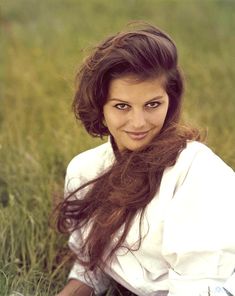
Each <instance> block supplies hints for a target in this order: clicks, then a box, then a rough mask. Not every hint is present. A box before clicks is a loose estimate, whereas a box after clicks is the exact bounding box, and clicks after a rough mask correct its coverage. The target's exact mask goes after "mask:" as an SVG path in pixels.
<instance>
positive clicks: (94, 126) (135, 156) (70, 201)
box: [57, 25, 200, 270]
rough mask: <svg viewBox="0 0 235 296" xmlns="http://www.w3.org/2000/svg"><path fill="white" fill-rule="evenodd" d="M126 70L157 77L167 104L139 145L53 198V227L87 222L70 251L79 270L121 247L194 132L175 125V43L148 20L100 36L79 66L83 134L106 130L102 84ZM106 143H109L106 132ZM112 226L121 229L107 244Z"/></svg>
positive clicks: (178, 81) (178, 80) (179, 85)
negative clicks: (158, 124) (153, 132)
mask: <svg viewBox="0 0 235 296" xmlns="http://www.w3.org/2000/svg"><path fill="white" fill-rule="evenodd" d="M126 75H132V76H133V75H134V76H135V77H136V78H138V79H139V80H147V79H152V78H160V77H164V78H165V79H164V80H165V85H164V86H165V89H166V92H167V94H168V96H169V108H168V112H167V116H166V120H165V123H164V126H163V128H162V130H161V131H160V133H159V134H158V135H157V136H155V138H154V139H153V140H152V141H151V143H149V144H148V145H147V146H145V147H144V148H143V149H142V150H138V151H124V152H122V153H118V154H117V157H116V161H115V162H114V164H113V165H112V167H111V168H110V169H109V170H108V171H106V172H104V173H103V174H101V175H100V176H98V177H97V178H96V179H95V180H90V181H89V182H88V183H86V184H84V185H82V186H81V187H80V188H78V189H77V190H75V191H74V192H72V193H70V194H69V195H68V196H67V197H66V199H65V200H64V201H63V202H62V203H61V204H60V206H59V208H58V209H59V211H58V220H57V226H58V229H59V230H60V231H61V232H71V231H73V230H76V229H80V228H82V227H85V226H87V225H89V232H88V235H87V237H86V238H84V241H83V242H81V248H80V254H81V256H79V257H78V260H79V261H80V263H81V264H83V265H84V266H86V268H87V270H96V268H97V267H98V266H101V265H102V263H103V259H104V258H103V257H104V254H108V258H111V257H112V255H113V254H114V252H115V251H116V250H117V249H118V248H119V247H120V246H122V244H123V242H124V241H125V238H126V236H127V234H128V231H129V229H130V226H131V223H132V221H133V219H134V217H135V216H136V214H137V213H139V214H140V224H141V220H142V217H143V214H144V210H145V208H146V206H147V205H148V204H149V202H150V201H151V200H152V199H153V197H154V196H155V195H156V192H157V191H158V189H159V186H160V183H161V178H162V175H163V172H164V170H165V168H167V167H170V166H173V165H174V164H175V162H176V159H177V157H178V155H179V153H180V152H181V151H182V149H183V148H184V147H185V146H186V143H187V140H192V139H197V140H198V139H199V138H200V135H199V133H198V131H197V130H194V129H190V128H183V127H182V126H180V124H179V120H180V114H181V102H182V93H183V79H182V76H181V73H180V71H179V68H178V57H177V49H176V46H175V44H174V42H173V41H172V40H171V38H170V37H169V36H168V35H167V34H165V33H164V32H162V31H161V30H159V29H158V28H156V27H154V26H151V25H145V26H144V27H141V28H137V29H134V30H129V31H126V32H120V33H117V34H116V35H114V36H111V37H109V38H107V39H106V40H105V41H104V42H102V43H101V44H100V45H98V46H97V47H96V48H95V49H94V51H93V52H92V53H91V55H90V56H89V57H88V58H87V59H86V60H85V62H84V63H83V65H82V67H81V68H80V71H79V73H78V74H77V90H76V94H75V98H74V102H73V108H74V112H75V115H76V117H77V118H78V119H79V120H81V122H82V123H83V125H84V127H85V128H86V130H87V131H88V133H90V134H91V135H93V136H100V137H102V136H104V135H109V131H108V129H107V127H106V126H105V125H104V123H103V106H104V104H105V102H106V100H107V94H108V88H109V84H110V81H111V80H112V79H115V78H119V77H123V76H126ZM113 146H114V149H115V142H114V139H113ZM86 186H90V187H89V190H88V192H87V193H86V194H85V196H84V198H82V199H76V198H74V197H75V196H76V193H77V192H78V191H80V190H82V189H83V188H84V187H86ZM120 229H122V232H121V236H120V237H119V239H118V241H117V243H116V244H113V243H112V242H113V238H114V237H115V236H116V235H117V231H118V230H120ZM137 240H138V238H137ZM140 243H141V233H140Z"/></svg>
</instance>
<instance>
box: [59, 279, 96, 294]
mask: <svg viewBox="0 0 235 296" xmlns="http://www.w3.org/2000/svg"><path fill="white" fill-rule="evenodd" d="M92 291H93V289H92V288H91V287H89V286H87V285H86V284H84V283H82V282H80V281H79V280H76V279H71V280H69V282H68V283H67V285H66V286H65V287H64V289H63V290H62V291H61V292H60V293H59V294H57V295H56V296H90V295H91V294H92Z"/></svg>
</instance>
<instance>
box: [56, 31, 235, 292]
mask: <svg viewBox="0 0 235 296" xmlns="http://www.w3.org/2000/svg"><path fill="white" fill-rule="evenodd" d="M77 81H78V86H77V91H76V95H75V99H74V103H73V107H74V111H75V114H76V116H77V118H78V119H79V120H81V122H82V123H83V125H84V126H85V128H86V130H87V132H88V133H89V134H90V135H92V136H99V137H103V136H106V135H108V136H109V140H108V142H107V143H105V144H103V145H101V146H99V147H97V148H94V149H91V150H88V151H85V152H83V153H81V154H79V155H78V156H76V157H75V158H74V159H73V160H72V161H71V162H70V164H69V166H68V169H67V176H66V181H65V196H66V199H65V200H64V202H62V203H61V205H60V207H59V215H58V228H59V230H60V231H61V232H65V233H70V234H71V236H70V240H69V246H70V248H71V249H72V250H73V251H74V253H75V254H76V258H77V259H76V262H75V264H74V267H73V268H72V270H71V273H70V275H69V282H68V284H67V285H66V287H65V288H64V289H63V291H61V293H59V294H58V295H59V296H64V295H83V296H85V295H91V293H92V292H94V293H95V294H97V295H99V294H102V293H103V292H105V291H106V290H107V289H108V287H109V285H110V280H114V281H115V282H117V283H119V284H120V285H119V287H124V288H123V290H124V292H122V294H123V295H128V293H129V292H128V291H131V292H132V293H134V294H136V295H141V296H144V295H177V296H184V295H185V296H186V295H187V296H188V295H190V296H193V295H195V296H199V295H208V293H209V294H210V295H215V293H218V291H220V295H223V294H224V295H227V293H229V292H227V291H230V293H232V292H231V291H233V292H234V289H235V287H234V286H235V285H234V282H235V279H234V278H233V270H234V268H235V236H234V235H232V234H233V233H234V229H235V216H234V214H233V212H234V209H233V205H234V203H235V200H234V198H235V186H234V184H235V175H234V172H233V170H232V169H231V168H230V167H228V166H227V165H226V164H225V163H224V162H223V161H222V160H221V159H220V158H219V157H218V156H216V155H215V154H214V153H213V152H212V151H211V150H210V149H209V148H208V147H206V146H205V145H204V144H202V143H200V135H199V133H198V131H197V130H195V129H192V128H186V127H182V126H181V125H180V124H179V120H180V114H181V101H182V92H183V82H182V76H181V74H180V71H179V68H178V63H177V50H176V46H175V44H174V43H173V41H172V40H171V38H170V37H169V36H168V35H167V34H165V33H164V32H162V31H161V30H159V29H158V28H155V27H153V26H150V25H146V26H144V27H142V28H137V29H134V30H132V31H127V32H121V33H118V34H116V35H114V36H112V37H109V38H108V39H106V40H105V41H104V42H102V43H101V44H100V45H99V46H97V48H96V49H95V50H94V52H93V53H92V54H91V55H90V56H89V57H88V58H87V60H86V61H85V62H84V64H83V66H82V67H81V69H80V71H79V73H78V75H77ZM231 283H232V284H231ZM121 289H122V288H121ZM232 289H233V290H232ZM75 290H76V293H74V294H72V293H73V292H74V291H75ZM213 293H214V294H213ZM222 293H223V294H222ZM120 295H121V294H120Z"/></svg>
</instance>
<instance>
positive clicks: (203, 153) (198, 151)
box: [178, 141, 232, 170]
mask: <svg viewBox="0 0 235 296" xmlns="http://www.w3.org/2000/svg"><path fill="white" fill-rule="evenodd" d="M178 161H179V162H191V163H194V164H196V163H198V164H199V165H200V166H201V167H210V168H213V164H214V165H216V166H221V167H226V168H229V169H231V168H230V167H229V166H228V164H226V163H225V162H224V161H223V159H222V158H221V157H220V156H219V155H217V154H216V153H215V152H214V151H213V150H212V149H211V148H209V147H208V146H207V145H206V144H204V143H202V142H198V141H188V142H187V145H186V147H185V149H184V150H183V151H182V152H181V153H180V155H179V159H178ZM231 170H232V169H231Z"/></svg>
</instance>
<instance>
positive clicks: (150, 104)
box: [146, 102, 160, 108]
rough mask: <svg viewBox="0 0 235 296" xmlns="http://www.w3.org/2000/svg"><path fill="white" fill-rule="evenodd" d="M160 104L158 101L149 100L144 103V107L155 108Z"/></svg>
mask: <svg viewBox="0 0 235 296" xmlns="http://www.w3.org/2000/svg"><path fill="white" fill-rule="evenodd" d="M159 105H160V103H159V102H150V103H148V104H146V107H148V108H157V107H158V106H159Z"/></svg>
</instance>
